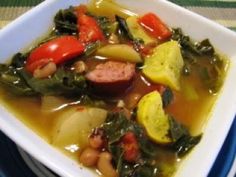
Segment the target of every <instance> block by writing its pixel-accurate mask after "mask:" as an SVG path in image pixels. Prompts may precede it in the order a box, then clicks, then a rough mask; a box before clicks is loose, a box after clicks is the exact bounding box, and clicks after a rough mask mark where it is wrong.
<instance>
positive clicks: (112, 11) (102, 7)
mask: <svg viewBox="0 0 236 177" xmlns="http://www.w3.org/2000/svg"><path fill="white" fill-rule="evenodd" d="M88 9H89V12H91V13H93V14H95V15H102V16H104V15H105V16H111V17H112V16H115V15H119V16H121V17H123V18H127V17H129V16H134V15H135V16H137V14H135V13H133V12H131V11H130V10H128V9H126V8H124V7H122V6H120V5H118V4H116V3H114V2H113V1H112V0H99V1H98V0H91V1H90V3H89V6H88Z"/></svg>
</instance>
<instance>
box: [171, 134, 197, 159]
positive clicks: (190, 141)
mask: <svg viewBox="0 0 236 177" xmlns="http://www.w3.org/2000/svg"><path fill="white" fill-rule="evenodd" d="M201 138H202V135H198V136H190V135H184V136H182V137H181V138H180V139H179V140H178V141H176V143H175V144H174V145H173V149H174V150H175V152H176V153H177V155H178V156H179V157H182V156H184V155H186V153H188V152H189V151H190V150H191V149H192V148H193V147H194V146H195V145H196V144H198V143H199V142H200V140H201Z"/></svg>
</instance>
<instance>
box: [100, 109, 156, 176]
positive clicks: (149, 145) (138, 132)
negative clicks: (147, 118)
mask: <svg viewBox="0 0 236 177" xmlns="http://www.w3.org/2000/svg"><path fill="white" fill-rule="evenodd" d="M102 128H103V129H104V131H105V134H106V136H107V139H108V150H109V151H110V152H111V153H112V155H113V160H114V164H115V166H116V168H117V170H118V172H119V174H120V176H122V177H136V176H137V177H139V176H140V177H141V176H145V177H154V176H156V173H157V170H156V168H157V164H155V163H154V164H153V160H154V159H155V157H156V155H157V151H158V148H157V146H156V145H155V144H154V143H153V142H151V141H150V140H149V139H148V138H147V136H146V134H145V131H144V129H143V127H141V126H140V125H138V124H137V123H136V122H135V121H132V120H129V119H127V118H126V117H125V115H124V114H123V113H122V112H110V113H109V114H108V117H107V119H106V122H105V123H104V124H103V126H102ZM127 132H133V133H134V134H135V136H136V138H137V141H138V143H139V148H140V158H139V160H138V162H136V163H129V162H127V161H125V160H124V158H123V153H124V152H123V148H122V146H121V145H120V140H121V138H122V137H123V136H124V135H125V134H126V133H127Z"/></svg>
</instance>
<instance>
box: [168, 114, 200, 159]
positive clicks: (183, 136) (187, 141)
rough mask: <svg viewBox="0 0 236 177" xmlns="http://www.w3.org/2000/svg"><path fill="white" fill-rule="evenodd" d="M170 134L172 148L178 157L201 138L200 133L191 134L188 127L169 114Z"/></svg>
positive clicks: (184, 153)
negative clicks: (196, 134)
mask: <svg viewBox="0 0 236 177" xmlns="http://www.w3.org/2000/svg"><path fill="white" fill-rule="evenodd" d="M169 122H170V135H171V137H172V139H173V142H174V143H173V144H172V149H173V150H174V151H175V152H176V153H177V155H178V156H179V157H182V156H184V155H186V154H187V153H188V152H189V151H190V150H191V149H192V148H193V147H194V146H195V145H196V144H198V143H199V142H200V140H201V137H202V135H201V134H200V135H198V136H191V135H190V133H189V131H188V129H187V128H186V127H185V126H183V125H182V124H180V123H179V122H177V121H176V120H175V119H174V118H173V117H172V116H169Z"/></svg>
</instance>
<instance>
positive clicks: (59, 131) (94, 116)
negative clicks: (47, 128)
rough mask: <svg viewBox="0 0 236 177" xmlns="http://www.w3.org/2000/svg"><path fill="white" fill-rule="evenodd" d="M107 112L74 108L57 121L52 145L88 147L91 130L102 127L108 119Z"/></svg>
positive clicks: (97, 109)
mask: <svg viewBox="0 0 236 177" xmlns="http://www.w3.org/2000/svg"><path fill="white" fill-rule="evenodd" d="M106 116H107V111H106V110H104V109H99V108H88V107H82V108H81V107H73V108H70V109H68V110H67V111H66V112H64V113H63V114H62V115H61V116H60V117H59V118H58V119H57V120H56V122H57V123H56V124H55V126H54V128H53V132H52V144H56V145H58V146H66V145H71V144H79V146H80V147H81V148H83V147H85V146H86V145H87V143H88V142H87V139H88V136H89V134H90V133H91V130H92V129H93V128H95V127H98V126H100V125H101V124H102V123H103V122H104V121H105V119H106Z"/></svg>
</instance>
